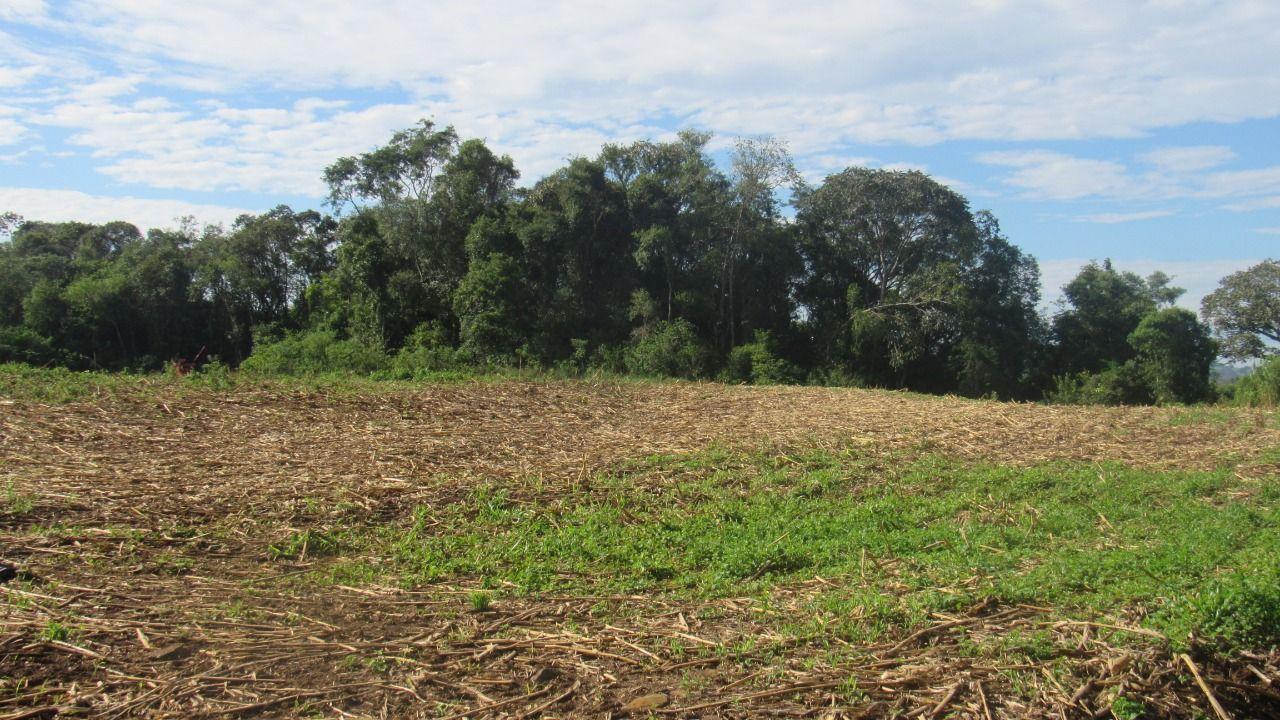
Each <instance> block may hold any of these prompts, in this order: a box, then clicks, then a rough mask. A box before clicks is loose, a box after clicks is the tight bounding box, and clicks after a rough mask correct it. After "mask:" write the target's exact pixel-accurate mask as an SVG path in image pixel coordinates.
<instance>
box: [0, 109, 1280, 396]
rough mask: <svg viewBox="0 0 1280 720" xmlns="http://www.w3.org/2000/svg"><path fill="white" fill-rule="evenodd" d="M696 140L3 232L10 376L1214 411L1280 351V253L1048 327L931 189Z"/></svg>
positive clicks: (407, 140)
mask: <svg viewBox="0 0 1280 720" xmlns="http://www.w3.org/2000/svg"><path fill="white" fill-rule="evenodd" d="M711 140H712V138H711V136H710V135H709V134H706V133H701V132H695V131H684V132H681V133H679V135H678V136H677V137H676V138H675V139H674V140H671V141H667V142H653V141H640V142H635V143H631V144H626V145H607V146H605V147H604V148H602V150H601V151H600V153H599V154H598V155H597V156H596V157H594V158H587V157H580V158H574V159H572V160H570V161H569V162H568V163H567V164H566V165H565V166H564V167H561V168H559V169H558V170H556V171H554V172H552V173H551V174H549V175H548V176H546V177H544V178H542V179H541V180H539V181H538V182H537V183H535V184H533V185H532V186H531V187H527V188H526V187H520V186H518V185H517V181H518V179H519V173H518V172H517V170H516V168H515V166H514V164H513V162H512V160H511V159H510V158H509V157H507V156H499V155H497V154H495V153H493V152H492V151H491V150H490V149H489V148H488V147H486V145H485V144H484V143H483V142H482V141H480V140H475V139H469V140H462V139H461V138H459V136H458V135H457V133H456V132H455V131H454V129H453V128H452V127H443V128H441V127H438V126H436V125H434V124H433V123H432V122H429V121H425V120H424V121H422V122H421V123H420V124H419V125H417V126H415V127H413V128H409V129H406V130H403V131H400V132H397V133H395V134H394V135H393V136H392V137H391V138H390V141H389V142H388V143H387V144H385V145H384V146H382V147H379V148H376V149H374V150H371V151H370V152H367V153H364V154H361V155H357V156H352V157H344V158H340V159H338V160H336V161H335V162H334V163H333V164H331V165H330V166H329V167H328V168H326V170H325V172H324V180H325V183H326V185H327V186H328V189H329V193H328V198H327V203H326V204H327V205H328V209H329V211H330V214H326V213H321V212H317V211H314V210H306V211H295V210H293V209H291V208H289V207H285V206H281V207H277V208H275V209H274V210H271V211H269V212H266V213H263V214H261V215H245V216H242V217H240V218H239V219H237V220H236V221H235V222H234V223H233V224H232V225H231V227H229V228H223V227H221V226H205V227H199V226H197V225H195V224H194V223H191V222H187V223H184V224H183V226H182V227H180V228H178V229H175V230H150V231H148V232H147V233H145V234H143V233H142V232H140V231H139V230H138V229H137V228H136V227H134V226H132V225H129V224H127V223H123V222H113V223H107V224H104V225H94V224H86V223H78V222H63V223H47V222H34V221H30V222H28V221H23V220H21V218H18V217H16V216H14V215H12V214H7V215H5V216H4V217H3V219H0V230H3V231H4V232H5V234H7V235H9V236H10V237H9V239H8V241H6V242H4V243H0V361H21V362H28V363H33V364H56V365H62V366H66V367H71V368H101V369H111V370H154V369H157V368H160V367H163V366H165V365H166V364H168V363H170V362H173V361H175V360H186V361H193V360H194V361H196V362H197V364H199V363H204V362H209V361H216V362H219V363H222V364H225V365H229V366H241V367H245V368H248V369H254V370H259V371H266V372H291V373H305V372H323V371H328V370H339V371H356V372H371V373H377V374H380V375H387V376H395V377H415V376H424V375H429V374H431V373H436V372H440V371H445V370H456V369H465V368H478V367H492V366H526V367H542V368H558V369H564V370H569V371H572V372H582V371H587V370H591V369H601V370H605V371H610V372H618V373H635V374H642V375H663V376H673V377H687V378H716V379H722V380H726V381H730V382H768V383H785V382H811V383H825V384H848V385H861V386H872V387H886V388H906V389H911V390H917V391H924V392H934V393H957V394H962V395H968V396H994V397H1000V398H1011V399H1038V398H1042V397H1046V396H1049V397H1052V398H1055V399H1059V400H1063V401H1069V402H1110V403H1145V402H1196V401H1201V400H1206V399H1210V398H1211V396H1212V394H1213V388H1212V386H1211V383H1210V378H1209V368H1210V364H1211V363H1212V362H1213V361H1214V359H1215V358H1216V357H1218V355H1219V352H1220V351H1222V352H1225V353H1226V354H1227V355H1229V356H1231V357H1249V356H1260V355H1264V354H1267V353H1268V352H1270V351H1271V349H1272V347H1273V346H1272V345H1270V344H1268V343H1267V342H1266V341H1265V339H1266V338H1268V337H1270V338H1271V339H1272V340H1274V339H1275V335H1274V332H1275V324H1276V321H1275V317H1276V315H1280V312H1276V305H1278V304H1280V301H1278V300H1277V294H1278V293H1280V277H1277V275H1280V273H1276V272H1275V269H1276V263H1274V262H1269V263H1263V265H1260V266H1259V268H1260V269H1258V270H1257V272H1255V273H1254V274H1255V275H1257V276H1258V277H1254V276H1249V277H1246V278H1244V279H1243V280H1240V281H1239V282H1236V283H1235V285H1232V287H1235V286H1236V285H1238V286H1240V287H1242V288H1253V290H1248V291H1246V290H1239V291H1235V290H1232V291H1231V292H1228V285H1227V284H1226V282H1225V281H1224V289H1223V290H1220V291H1219V293H1215V295H1214V296H1211V298H1210V299H1211V300H1212V302H1209V301H1208V300H1207V301H1206V308H1205V310H1206V318H1207V319H1208V320H1209V322H1208V323H1203V322H1201V321H1200V319H1199V318H1198V317H1197V316H1196V315H1195V314H1194V313H1191V312H1189V311H1187V310H1183V309H1181V308H1177V307H1174V302H1175V301H1176V299H1177V298H1178V297H1179V294H1180V293H1181V292H1182V291H1181V290H1179V289H1178V288H1174V287H1172V286H1171V285H1170V279H1169V278H1168V277H1167V276H1165V275H1163V274H1162V273H1156V274H1154V275H1152V276H1150V277H1147V278H1141V277H1138V276H1136V275H1134V274H1132V273H1126V272H1121V271H1118V270H1116V269H1115V268H1113V267H1112V266H1111V264H1110V262H1104V263H1102V264H1098V263H1090V264H1089V265H1087V266H1085V267H1084V268H1083V269H1082V270H1081V271H1080V273H1079V275H1078V276H1077V277H1076V278H1075V279H1074V280H1072V281H1071V283H1069V284H1068V285H1067V286H1066V287H1065V288H1064V302H1063V304H1062V307H1061V308H1060V309H1059V311H1058V312H1056V313H1055V314H1053V315H1052V316H1051V317H1046V316H1044V315H1042V314H1041V313H1040V311H1039V310H1038V305H1039V303H1040V295H1039V292H1040V291H1039V288H1040V274H1039V268H1038V266H1037V264H1036V261H1035V259H1034V258H1032V257H1031V256H1030V255H1028V254H1026V253H1025V252H1023V251H1021V250H1020V249H1018V248H1017V247H1016V246H1015V245H1013V244H1012V243H1011V242H1010V241H1009V239H1008V238H1007V237H1006V236H1005V235H1004V233H1003V232H1002V231H1001V229H1000V225H999V222H998V221H997V220H996V218H995V217H994V216H993V215H992V214H991V213H990V212H988V211H985V210H979V211H974V210H972V209H971V208H970V206H969V203H968V202H967V201H966V200H965V198H964V197H962V196H961V195H959V194H958V193H956V192H955V191H953V190H951V189H950V188H948V187H945V186H943V185H941V184H939V183H937V182H935V181H934V180H932V179H931V178H929V177H928V176H927V175H925V174H923V173H920V172H915V171H892V170H873V169H867V168H861V167H851V168H848V169H846V170H844V171H842V172H838V173H835V174H832V175H830V176H828V177H826V178H825V179H824V180H823V181H822V182H821V183H819V184H817V185H816V186H815V185H811V184H809V183H807V182H805V181H804V180H803V179H802V178H801V177H800V175H799V174H798V173H797V172H796V170H795V167H794V165H793V163H792V161H791V158H790V157H789V155H788V153H787V151H786V147H785V145H784V144H783V143H781V142H779V141H777V140H774V139H770V138H760V139H740V140H738V141H737V142H735V143H734V144H733V146H732V149H731V150H730V151H729V152H728V153H727V158H728V159H727V162H725V163H723V165H722V164H719V163H717V162H716V161H715V159H714V158H713V153H712V152H711V149H710V148H711ZM788 207H789V208H790V211H788ZM1250 272H1254V271H1250ZM1268 272H1270V273H1272V274H1271V275H1270V276H1268V275H1267V273H1268ZM1237 275H1242V274H1237ZM1233 277H1235V276H1233ZM1228 280H1230V278H1229V279H1228ZM1268 283H1270V285H1268ZM1232 293H1234V294H1232ZM1268 303H1270V308H1271V310H1272V312H1273V314H1272V315H1271V316H1270V319H1269V320H1266V318H1267V317H1268V316H1267V311H1266V308H1267V307H1268ZM1251 312H1252V313H1253V314H1254V315H1259V314H1260V317H1262V318H1263V319H1264V321H1265V322H1263V323H1262V324H1261V325H1260V324H1259V322H1257V318H1253V322H1252V325H1250V324H1249V323H1248V322H1245V320H1249V317H1252V316H1249V317H1245V316H1247V315H1249V313H1251ZM1266 322H1270V323H1271V325H1269V326H1268V325H1266ZM1233 323H1234V324H1233ZM1268 328H1269V330H1268ZM1215 330H1216V336H1215V333H1214V332H1213V331H1215ZM1268 332H1270V333H1273V334H1271V335H1268ZM1220 341H1221V342H1222V344H1220Z"/></svg>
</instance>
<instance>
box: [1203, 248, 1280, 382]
mask: <svg viewBox="0 0 1280 720" xmlns="http://www.w3.org/2000/svg"><path fill="white" fill-rule="evenodd" d="M1201 310H1202V312H1203V313H1204V316H1205V318H1207V319H1208V321H1209V322H1210V323H1211V324H1212V325H1213V329H1214V331H1215V332H1216V333H1217V335H1218V337H1219V338H1221V339H1222V354H1223V356H1224V357H1228V358H1231V359H1235V360H1245V359H1247V358H1258V357H1263V356H1265V355H1268V354H1275V353H1276V352H1277V351H1276V347H1275V345H1274V344H1275V343H1280V262H1278V261H1276V260H1264V261H1262V262H1260V263H1258V264H1257V265H1254V266H1253V267H1251V268H1249V269H1247V270H1241V271H1240V272H1237V273H1232V274H1231V275H1228V276H1227V277H1225V278H1223V279H1222V282H1221V283H1220V284H1219V287H1218V289H1217V290H1214V291H1213V292H1212V293H1210V294H1209V295H1208V296H1206V297H1205V298H1204V300H1203V301H1202V302H1201ZM1268 341H1270V342H1271V343H1272V345H1270V346H1269V345H1267V342H1268Z"/></svg>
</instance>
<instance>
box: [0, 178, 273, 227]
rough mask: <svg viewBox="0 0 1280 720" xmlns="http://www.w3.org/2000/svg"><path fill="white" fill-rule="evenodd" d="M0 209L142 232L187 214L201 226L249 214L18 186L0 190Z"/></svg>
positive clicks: (171, 224)
mask: <svg viewBox="0 0 1280 720" xmlns="http://www.w3.org/2000/svg"><path fill="white" fill-rule="evenodd" d="M0 210H3V211H13V212H16V213H18V214H19V215H21V216H23V217H24V218H26V219H28V220H45V221H50V222H61V221H67V220H78V221H80V222H91V223H105V222H111V221H114V220H124V221H126V222H131V223H133V224H134V225H137V226H138V227H139V228H142V229H143V230H146V229H148V228H173V227H177V226H178V218H181V217H184V216H188V215H189V216H192V217H194V218H195V219H196V220H197V221H198V222H200V223H222V224H224V225H229V224H230V223H231V222H232V221H233V220H235V219H236V217H238V216H240V215H242V214H244V213H248V212H252V211H250V210H243V209H240V208H231V207H223V206H220V205H202V204H199V203H189V202H183V201H179V200H151V199H144V198H136V197H104V196H101V195H89V194H87V193H82V192H77V191H74V190H44V189H39V188H21V187H0Z"/></svg>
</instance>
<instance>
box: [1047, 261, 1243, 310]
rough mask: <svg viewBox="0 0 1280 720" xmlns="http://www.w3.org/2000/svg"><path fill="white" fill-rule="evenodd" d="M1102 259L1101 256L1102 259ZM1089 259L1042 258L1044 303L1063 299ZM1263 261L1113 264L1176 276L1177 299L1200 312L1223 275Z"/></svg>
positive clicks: (1142, 272)
mask: <svg viewBox="0 0 1280 720" xmlns="http://www.w3.org/2000/svg"><path fill="white" fill-rule="evenodd" d="M1099 260H1100V258H1099ZM1088 262H1089V260H1087V259H1082V258H1070V259H1064V260H1042V261H1040V277H1041V284H1042V285H1043V287H1044V304H1045V305H1046V306H1052V305H1053V304H1054V303H1057V301H1058V300H1060V299H1061V298H1062V286H1064V285H1066V284H1067V283H1069V282H1071V279H1072V278H1074V277H1075V276H1076V275H1077V274H1079V272H1080V268H1082V267H1084V266H1085V265H1086V264H1087V263H1088ZM1259 262H1260V260H1256V259H1255V260H1228V259H1217V260H1215V259H1205V260H1176V261H1170V260H1151V259H1138V260H1115V261H1113V262H1112V265H1113V266H1114V267H1115V269H1116V270H1119V271H1121V272H1133V273H1137V274H1138V275H1141V276H1142V277H1146V276H1148V275H1150V274H1151V273H1153V272H1155V271H1157V270H1160V271H1162V272H1164V273H1167V274H1168V275H1169V276H1171V277H1172V278H1173V285H1174V286H1176V287H1180V288H1183V289H1185V290H1186V292H1185V293H1184V294H1183V295H1182V297H1180V298H1178V305H1179V306H1181V307H1184V308H1186V309H1188V310H1192V311H1195V312H1199V311H1200V301H1201V300H1202V299H1203V298H1204V296H1205V295H1208V294H1209V293H1211V292H1213V291H1214V290H1216V289H1217V287H1218V283H1219V282H1221V280H1222V278H1224V277H1226V276H1228V275H1230V274H1231V273H1234V272H1239V271H1240V270H1244V269H1245V268H1248V267H1252V266H1254V265H1256V264H1258V263H1259Z"/></svg>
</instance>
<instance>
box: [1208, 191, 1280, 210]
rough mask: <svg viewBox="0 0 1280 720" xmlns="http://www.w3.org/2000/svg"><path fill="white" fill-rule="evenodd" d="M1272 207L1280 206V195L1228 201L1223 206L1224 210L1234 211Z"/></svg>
mask: <svg viewBox="0 0 1280 720" xmlns="http://www.w3.org/2000/svg"><path fill="white" fill-rule="evenodd" d="M1271 208H1280V195H1276V196H1274V197H1261V198H1252V199H1249V200H1244V201H1242V202H1234V203H1228V204H1226V205H1223V206H1222V209H1223V210H1231V211H1234V212H1250V211H1253V210H1269V209H1271Z"/></svg>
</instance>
